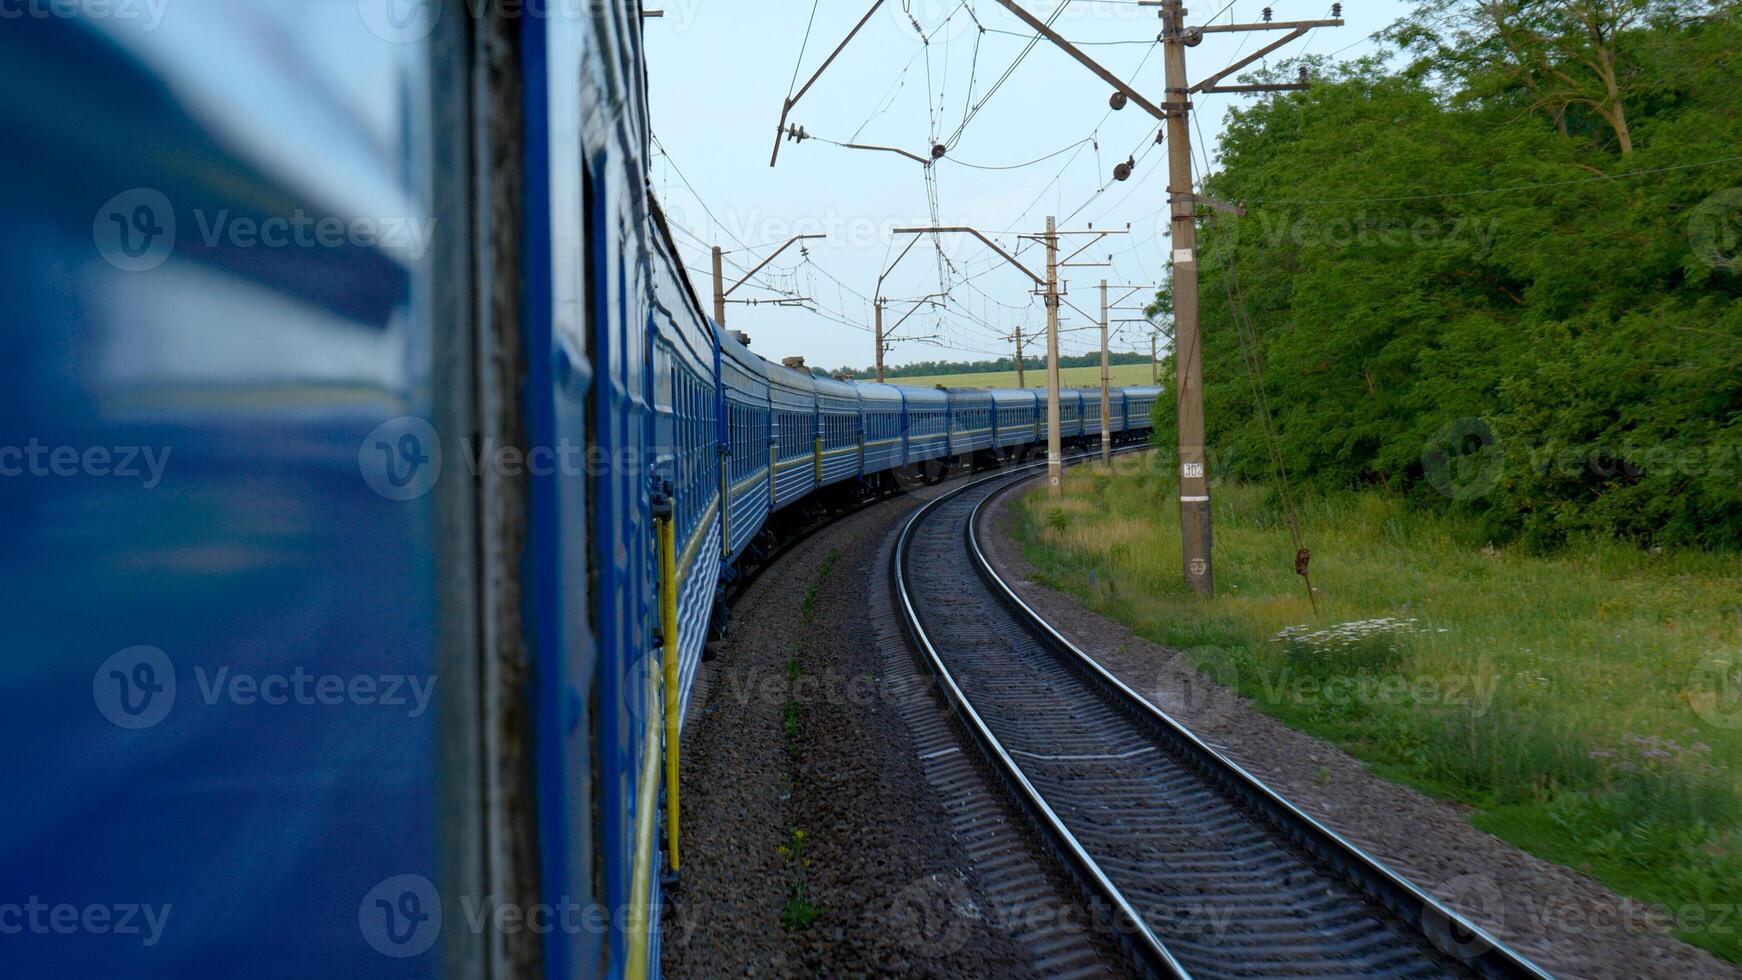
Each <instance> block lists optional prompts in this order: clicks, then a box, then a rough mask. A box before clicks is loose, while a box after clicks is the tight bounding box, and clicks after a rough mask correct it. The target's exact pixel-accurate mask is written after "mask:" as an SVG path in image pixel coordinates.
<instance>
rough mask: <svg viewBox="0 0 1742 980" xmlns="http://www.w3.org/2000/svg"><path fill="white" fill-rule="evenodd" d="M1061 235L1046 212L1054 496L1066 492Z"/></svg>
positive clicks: (1049, 458) (1049, 467) (1049, 479)
mask: <svg viewBox="0 0 1742 980" xmlns="http://www.w3.org/2000/svg"><path fill="white" fill-rule="evenodd" d="M1058 262H1059V236H1058V228H1057V224H1056V222H1055V221H1054V219H1053V216H1052V215H1050V214H1049V215H1047V216H1046V485H1047V489H1048V490H1049V491H1050V492H1051V493H1052V495H1053V496H1054V497H1057V496H1059V495H1060V494H1062V493H1063V492H1064V485H1063V483H1062V480H1063V477H1064V454H1063V452H1061V451H1060V449H1059V265H1058Z"/></svg>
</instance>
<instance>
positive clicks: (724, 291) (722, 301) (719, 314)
mask: <svg viewBox="0 0 1742 980" xmlns="http://www.w3.org/2000/svg"><path fill="white" fill-rule="evenodd" d="M824 237H827V236H824V235H794V236H792V237H791V238H788V239H787V240H786V244H784V245H782V246H780V247H779V248H777V249H775V250H774V251H773V252H770V253H769V255H768V258H766V259H763V260H762V261H761V262H758V263H756V268H754V269H751V270H750V271H749V272H746V273H744V278H742V279H740V280H738V281H737V282H735V283H733V284H732V285H730V286H727V285H726V277H725V275H724V274H723V273H722V272H721V269H720V259H721V256H722V255H723V254H724V253H722V252H721V251H720V246H718V245H715V246H714V322H715V323H718V324H719V325H720V328H721V329H725V326H726V302H727V299H726V298H727V297H728V296H731V295H732V294H733V293H735V292H737V291H738V287H739V286H742V285H744V284H745V283H747V282H749V281H750V277H752V276H754V275H756V274H757V273H758V272H761V271H762V270H763V269H766V268H768V263H770V262H773V261H774V260H775V259H776V258H779V257H780V253H782V252H784V251H786V250H787V249H789V248H791V247H792V246H793V245H795V244H797V243H799V242H802V241H804V240H805V239H807V238H824ZM799 252H800V253H802V254H804V255H809V254H810V253H809V252H806V251H805V250H804V249H802V248H801V249H799ZM797 299H804V300H805V301H807V302H808V297H789V298H788V299H787V300H755V299H749V300H742V299H735V300H732V301H731V302H734V303H750V304H752V305H754V304H756V303H758V302H764V303H767V302H773V303H776V304H777V305H787V304H790V303H792V302H794V301H795V300H797Z"/></svg>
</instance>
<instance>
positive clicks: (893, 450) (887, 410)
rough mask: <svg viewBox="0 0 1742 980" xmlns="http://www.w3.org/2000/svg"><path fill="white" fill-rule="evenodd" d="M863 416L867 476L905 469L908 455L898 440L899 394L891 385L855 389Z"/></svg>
mask: <svg viewBox="0 0 1742 980" xmlns="http://www.w3.org/2000/svg"><path fill="white" fill-rule="evenodd" d="M854 387H856V388H857V389H858V390H859V403H860V406H861V411H863V413H864V423H863V425H864V429H865V459H864V463H863V469H864V472H865V473H866V474H867V475H870V474H873V473H882V472H884V471H888V470H893V469H897V468H899V467H902V466H906V465H907V453H906V450H905V449H904V448H903V443H902V436H901V411H902V400H901V390H900V389H898V388H896V387H895V386H894V385H880V384H866V383H863V382H861V383H860V384H857V385H855V386H854Z"/></svg>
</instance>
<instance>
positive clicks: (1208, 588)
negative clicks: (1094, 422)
mask: <svg viewBox="0 0 1742 980" xmlns="http://www.w3.org/2000/svg"><path fill="white" fill-rule="evenodd" d="M1161 16H1162V31H1161V33H1162V45H1163V51H1162V54H1163V56H1164V58H1163V63H1164V65H1165V68H1164V71H1165V74H1166V81H1167V96H1166V98H1165V99H1163V100H1162V105H1163V106H1164V107H1165V111H1166V112H1167V143H1168V147H1167V151H1168V152H1167V177H1168V181H1167V191H1168V201H1169V202H1170V204H1171V207H1172V214H1173V236H1172V237H1173V310H1174V327H1173V338H1174V340H1173V357H1174V367H1175V371H1174V377H1175V388H1174V399H1175V401H1176V403H1177V404H1178V413H1179V425H1178V430H1179V533H1180V545H1181V550H1182V552H1183V559H1184V566H1185V573H1186V581H1187V582H1188V583H1190V584H1191V587H1192V590H1193V591H1194V592H1197V593H1198V594H1199V595H1203V596H1209V595H1214V594H1215V570H1214V569H1213V568H1212V567H1211V565H1210V481H1209V478H1208V474H1207V472H1206V471H1205V466H1204V463H1205V458H1204V457H1205V452H1204V363H1203V351H1202V348H1201V347H1200V346H1199V344H1198V240H1197V234H1198V216H1197V200H1196V194H1195V192H1194V191H1193V190H1192V146H1191V126H1190V123H1189V114H1190V112H1191V102H1190V101H1189V99H1188V96H1189V95H1190V92H1189V90H1188V89H1189V86H1188V85H1187V82H1186V32H1185V7H1184V5H1183V3H1182V2H1181V0H1165V2H1164V3H1163V4H1162V8H1161Z"/></svg>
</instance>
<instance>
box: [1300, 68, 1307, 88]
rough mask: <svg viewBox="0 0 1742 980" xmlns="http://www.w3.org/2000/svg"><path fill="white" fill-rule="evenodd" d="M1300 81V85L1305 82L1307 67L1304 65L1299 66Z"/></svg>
mask: <svg viewBox="0 0 1742 980" xmlns="http://www.w3.org/2000/svg"><path fill="white" fill-rule="evenodd" d="M1300 83H1301V84H1302V85H1305V84H1306V83H1307V69H1306V66H1305V65H1301V66H1300Z"/></svg>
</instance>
